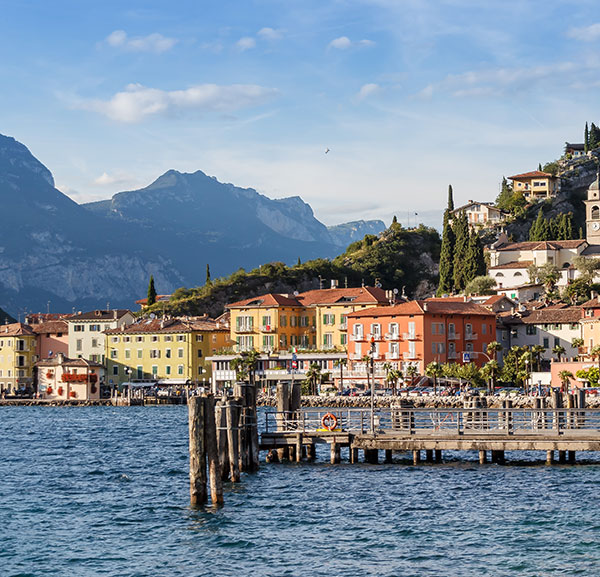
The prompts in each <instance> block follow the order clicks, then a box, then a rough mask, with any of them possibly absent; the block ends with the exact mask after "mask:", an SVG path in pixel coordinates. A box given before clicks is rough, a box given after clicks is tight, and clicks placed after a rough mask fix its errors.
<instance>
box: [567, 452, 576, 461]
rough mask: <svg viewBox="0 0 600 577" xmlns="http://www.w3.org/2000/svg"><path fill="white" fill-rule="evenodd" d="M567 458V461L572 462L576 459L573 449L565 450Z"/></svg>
mask: <svg viewBox="0 0 600 577" xmlns="http://www.w3.org/2000/svg"><path fill="white" fill-rule="evenodd" d="M567 460H568V461H569V463H571V464H574V463H575V462H576V461H577V458H576V452H575V451H567Z"/></svg>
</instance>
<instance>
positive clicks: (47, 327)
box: [31, 320, 69, 335]
mask: <svg viewBox="0 0 600 577" xmlns="http://www.w3.org/2000/svg"><path fill="white" fill-rule="evenodd" d="M31 328H32V329H33V332H34V333H36V334H38V335H39V334H50V333H68V332H69V323H67V321H62V320H58V321H47V322H45V323H41V324H39V325H33V326H32V327H31Z"/></svg>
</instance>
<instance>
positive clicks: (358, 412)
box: [265, 408, 600, 439]
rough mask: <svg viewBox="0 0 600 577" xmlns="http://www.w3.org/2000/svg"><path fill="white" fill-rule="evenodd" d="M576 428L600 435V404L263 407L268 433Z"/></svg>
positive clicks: (523, 432)
mask: <svg viewBox="0 0 600 577" xmlns="http://www.w3.org/2000/svg"><path fill="white" fill-rule="evenodd" d="M331 415H333V417H334V418H331ZM371 422H373V425H374V426H373V430H372V429H371ZM576 431H577V432H581V433H588V434H590V435H594V436H596V435H597V436H598V438H599V439H600V409H535V408H534V409H531V408H529V409H513V408H509V409H488V408H469V409H411V408H379V409H375V410H374V412H373V418H372V419H371V411H370V410H369V409H333V410H326V409H319V410H317V409H305V410H301V411H297V412H294V413H291V412H267V413H266V422H265V432H266V433H277V432H280V433H291V432H295V433H329V432H343V433H346V432H347V433H362V434H366V433H371V432H374V433H377V434H385V433H402V432H404V433H407V434H411V435H435V434H490V435H492V434H498V435H552V434H565V433H566V432H573V433H574V434H577V433H575V432H576Z"/></svg>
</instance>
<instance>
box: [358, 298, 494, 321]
mask: <svg viewBox="0 0 600 577" xmlns="http://www.w3.org/2000/svg"><path fill="white" fill-rule="evenodd" d="M425 309H427V314H434V315H439V314H446V315H482V316H494V313H493V312H491V311H489V310H488V309H487V308H485V307H483V306H481V305H478V304H476V303H474V302H470V301H467V302H465V301H464V300H462V299H461V300H456V299H454V298H446V299H427V300H419V301H409V302H407V303H401V304H399V305H395V306H393V307H392V306H390V307H376V308H371V309H364V310H361V311H357V312H354V313H351V314H349V315H348V317H349V318H360V317H377V316H386V317H387V316H401V315H421V314H425Z"/></svg>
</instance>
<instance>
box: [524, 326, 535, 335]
mask: <svg viewBox="0 0 600 577" xmlns="http://www.w3.org/2000/svg"><path fill="white" fill-rule="evenodd" d="M525 334H526V335H536V334H537V327H536V326H535V325H525Z"/></svg>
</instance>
